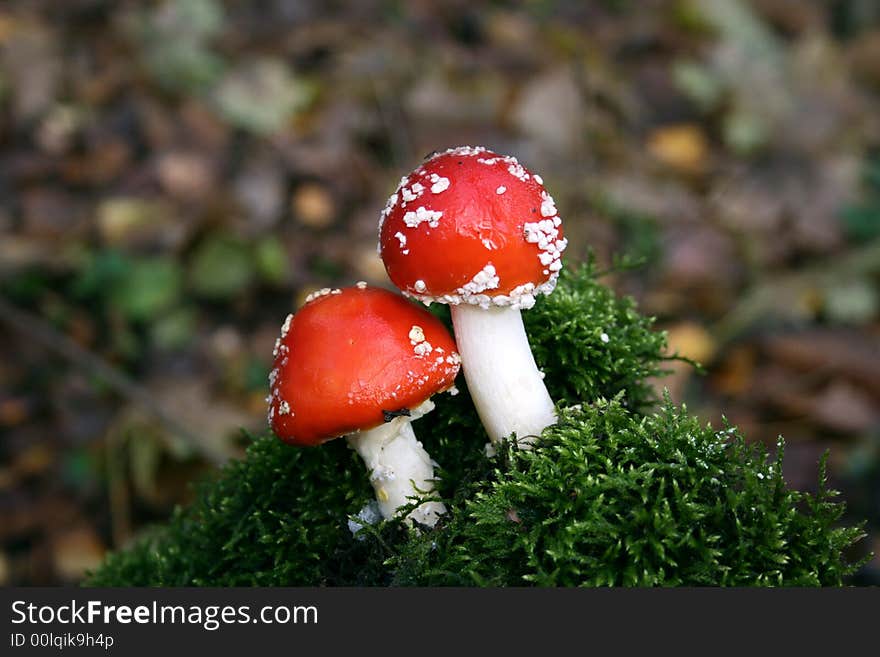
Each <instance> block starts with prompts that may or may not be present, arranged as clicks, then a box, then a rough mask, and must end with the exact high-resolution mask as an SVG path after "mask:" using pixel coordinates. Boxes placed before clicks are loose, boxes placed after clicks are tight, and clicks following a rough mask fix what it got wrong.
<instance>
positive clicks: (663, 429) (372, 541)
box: [88, 264, 860, 586]
mask: <svg viewBox="0 0 880 657" xmlns="http://www.w3.org/2000/svg"><path fill="white" fill-rule="evenodd" d="M441 314H442V311H441ZM525 322H526V328H527V330H528V332H529V336H530V341H531V344H532V348H533V351H534V353H535V356H536V360H537V362H538V364H539V366H540V367H541V368H542V369H543V370H544V371H545V373H546V382H547V386H548V388H549V390H550V392H551V395H553V397H554V399H556V400H557V401H558V402H559V404H560V407H570V406H572V405H575V404H582V405H583V409H582V410H577V409H578V407H575V408H568V409H567V410H563V411H562V412H561V417H560V423H559V424H558V425H557V426H555V427H551V428H550V429H548V430H547V431H546V432H545V436H544V439H543V442H542V443H541V446H540V447H539V448H537V449H535V450H534V451H529V452H521V451H517V450H515V449H513V448H507V449H504V450H502V452H501V454H500V455H498V456H496V457H494V458H491V459H490V458H487V457H486V456H485V453H484V449H483V448H484V445H485V443H486V442H487V438H486V435H485V433H484V432H483V430H482V427H481V426H480V424H479V421H478V419H477V417H476V414H475V412H474V410H473V408H472V405H471V403H470V399H469V397H468V395H467V389H466V387H465V386H464V383H463V381H462V382H460V383H459V388H460V389H461V394H459V395H457V396H454V397H453V396H448V395H443V396H442V397H438V398H436V399H435V401H436V402H437V408H436V410H435V411H434V412H433V413H431V414H430V415H428V416H427V417H425V418H423V419H421V420H419V421H418V422H416V423H415V424H414V425H413V426H414V428H415V431H416V433H417V435H418V436H419V438H420V439H421V440H422V441H423V442H424V444H425V447H426V448H427V449H428V451H429V453H430V454H431V455H432V456H433V457H434V458H435V459H436V460H437V461H438V462H439V463H440V465H441V467H440V470H439V476H440V477H441V482H440V486H439V494H440V495H442V497H443V498H444V500H445V501H446V502H447V506H448V507H449V514H448V516H447V517H446V518H445V520H444V521H443V522H442V523H441V524H440V525H439V526H438V527H437V528H436V529H435V530H433V531H430V532H423V533H419V532H416V531H408V530H406V529H405V528H404V527H402V526H401V524H400V523H399V522H395V521H391V522H383V523H380V524H379V525H376V526H368V527H367V528H365V530H364V531H362V532H360V533H359V534H358V537H357V538H355V537H353V536H352V534H351V532H350V530H349V529H348V523H347V520H348V518H349V517H350V516H353V515H355V514H356V513H357V512H358V511H359V510H360V509H361V508H362V507H363V506H364V505H365V504H366V503H367V502H368V501H369V500H370V499H371V489H370V486H369V484H368V482H367V476H366V472H365V471H364V467H363V465H362V464H361V463H360V461H359V460H358V459H357V457H356V455H355V454H354V453H353V452H352V451H351V450H349V449H347V447H346V446H345V443H344V441H334V442H331V443H328V444H326V445H324V446H323V447H321V448H313V449H296V448H292V447H289V446H287V445H284V444H282V443H281V442H280V441H278V440H277V439H275V438H274V437H272V436H270V435H267V436H264V437H260V438H257V439H255V440H254V442H253V444H252V446H251V447H250V448H249V450H248V453H247V456H246V458H244V459H243V460H241V461H237V462H234V463H230V464H229V465H227V466H226V467H225V468H224V469H223V470H222V471H221V472H220V473H219V474H218V476H217V477H216V478H215V479H214V480H212V481H209V482H206V483H204V484H202V485H201V487H200V490H199V495H198V497H197V499H196V501H195V502H194V503H193V504H192V505H191V506H189V507H187V508H185V509H181V510H178V511H177V512H176V513H175V515H174V517H173V518H172V519H171V521H170V523H169V524H168V525H167V526H165V527H163V528H159V529H158V530H157V531H156V532H154V533H152V534H151V535H150V536H149V537H148V538H145V539H144V540H142V541H141V542H140V543H138V544H137V545H135V546H134V547H133V548H131V549H129V550H127V551H123V552H119V553H116V554H113V555H111V556H110V557H109V558H108V559H107V561H106V562H105V564H104V565H103V566H102V567H101V568H100V569H99V570H98V571H97V572H96V573H94V574H93V575H92V576H91V578H90V579H89V582H88V583H89V584H92V585H219V586H229V585H248V584H257V585H288V586H289V585H389V584H400V585H409V584H418V585H452V584H456V585H475V584H477V585H482V584H489V585H541V586H544V585H575V584H640V585H674V584H731V585H746V584H766V585H773V584H839V583H840V582H842V581H843V578H844V577H845V576H846V575H847V574H849V573H850V572H851V571H852V570H853V566H852V565H851V564H847V563H846V562H845V560H844V559H843V557H842V554H843V552H844V550H845V548H847V547H848V546H849V545H850V544H851V543H853V542H854V541H855V540H857V538H858V537H859V536H860V532H859V530H858V529H853V528H849V529H839V528H836V523H837V522H838V521H839V518H840V515H841V513H842V510H843V506H842V504H839V503H836V502H834V501H833V500H832V494H831V493H830V492H829V491H825V490H824V488H822V489H821V491H820V493H819V494H818V495H817V496H809V495H805V494H802V493H798V492H794V491H789V490H787V488H786V487H785V484H784V482H783V481H782V475H781V464H780V463H779V462H778V461H769V460H768V459H767V458H766V455H765V454H763V453H762V452H760V451H758V450H757V449H755V448H751V447H747V446H746V444H745V443H744V442H743V440H742V439H741V438H740V437H739V436H738V435H737V434H736V432H735V431H733V430H727V431H723V432H715V431H712V430H711V429H708V428H701V427H700V426H699V425H698V423H697V422H696V420H694V419H693V418H690V417H689V416H688V415H687V414H686V412H685V411H683V410H675V409H674V408H672V407H671V406H670V405H668V404H667V405H666V406H665V407H664V409H663V410H662V412H660V413H659V414H656V415H647V416H645V415H643V413H644V412H645V410H646V409H647V408H648V407H649V405H650V403H651V402H652V396H651V389H650V388H649V387H648V386H647V384H646V383H645V379H646V377H648V376H652V375H656V374H658V373H660V366H661V364H662V360H663V359H662V356H661V354H662V351H663V349H664V345H665V337H664V335H663V334H661V333H656V332H653V331H652V330H651V323H652V322H651V320H650V319H648V318H645V317H643V316H641V315H640V314H639V313H638V312H636V310H635V307H634V304H633V302H632V301H631V300H628V299H621V298H618V297H616V296H615V295H614V294H613V293H612V292H611V291H610V290H608V289H607V288H605V287H603V286H602V285H601V284H600V283H598V282H597V281H596V275H595V271H594V270H593V268H592V265H589V264H588V265H586V266H585V267H583V268H581V269H580V270H579V271H577V272H574V273H571V274H566V275H565V276H563V277H562V278H561V280H560V284H559V287H558V288H557V290H556V292H554V294H553V295H551V296H550V297H547V298H544V299H541V300H540V301H539V302H538V304H537V305H536V306H535V308H534V309H532V310H531V311H529V312H528V313H527V314H526V315H525ZM603 334H604V335H605V336H607V340H606V339H605V338H603ZM609 399H610V400H613V401H605V400H609Z"/></svg>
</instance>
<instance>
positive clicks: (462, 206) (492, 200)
mask: <svg viewBox="0 0 880 657" xmlns="http://www.w3.org/2000/svg"><path fill="white" fill-rule="evenodd" d="M566 244H567V242H566V240H565V238H564V237H563V236H562V220H561V219H560V218H559V216H558V214H557V212H556V206H555V204H554V203H553V199H552V197H551V196H550V194H548V193H547V191H546V190H545V189H544V184H543V181H542V180H541V177H540V176H537V175H534V174H532V173H531V172H530V171H529V170H527V169H526V168H524V167H523V166H522V165H521V164H520V163H519V162H517V160H516V158H514V157H510V156H503V155H498V154H496V153H493V152H491V151H489V150H486V149H485V148H482V147H470V146H462V147H459V148H452V149H449V150H447V151H445V152H442V153H439V154H437V155H434V156H432V157H430V158H429V159H428V160H427V161H426V162H425V163H424V164H422V165H421V166H420V167H418V168H417V169H416V170H415V171H413V172H412V173H411V174H410V175H409V176H406V177H405V178H403V179H402V180H401V181H400V185H399V186H398V188H397V191H396V192H395V193H394V194H392V195H391V198H389V199H388V204H387V205H386V206H385V210H384V211H383V212H382V222H381V226H380V229H379V252H380V254H381V255H382V260H383V261H384V263H385V269H386V270H387V271H388V275H389V276H390V278H391V280H392V281H393V282H394V284H395V285H396V286H397V287H398V288H400V289H401V290H402V291H403V293H404V294H405V295H407V296H411V297H414V298H417V299H419V300H421V301H423V302H425V303H431V302H432V301H438V302H441V303H450V304H458V303H472V304H479V305H481V306H484V307H488V306H489V305H493V304H494V305H498V306H508V305H510V306H515V307H518V308H530V307H531V306H532V305H533V304H534V302H535V295H536V294H539V293H543V294H549V293H550V292H552V291H553V288H554V287H555V285H556V279H557V278H558V276H559V270H560V269H561V268H562V263H561V260H560V258H561V255H562V251H563V250H564V249H565V247H566Z"/></svg>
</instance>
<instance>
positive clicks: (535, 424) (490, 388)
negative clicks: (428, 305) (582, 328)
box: [450, 303, 556, 447]
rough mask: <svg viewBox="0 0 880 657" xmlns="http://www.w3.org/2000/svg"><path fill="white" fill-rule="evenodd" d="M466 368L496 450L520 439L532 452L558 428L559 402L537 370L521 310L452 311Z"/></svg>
mask: <svg viewBox="0 0 880 657" xmlns="http://www.w3.org/2000/svg"><path fill="white" fill-rule="evenodd" d="M450 309H451V311H452V324H453V326H454V327H455V340H456V344H457V345H458V352H459V354H460V355H461V367H462V370H463V371H464V377H465V380H466V381H467V385H468V390H469V392H470V394H471V398H472V399H473V401H474V406H475V407H476V409H477V413H478V414H479V416H480V420H481V421H482V423H483V427H485V429H486V432H487V433H488V434H489V439H490V440H491V441H492V444H497V443H498V442H499V441H500V440H502V439H504V438H507V437H508V436H510V435H511V434H513V433H516V437H517V441H518V442H519V444H520V446H521V447H528V446H529V445H531V443H533V442H534V441H535V439H536V438H537V437H538V436H540V435H541V432H542V431H543V430H544V429H545V428H546V427H548V426H550V425H552V424H556V412H555V408H554V404H553V400H552V399H551V398H550V394H549V393H548V392H547V387H546V386H545V385H544V381H543V375H542V374H541V372H540V371H539V370H538V366H537V365H536V364H535V359H534V357H533V356H532V350H531V347H529V340H528V337H527V336H526V331H525V327H524V326H523V322H522V314H521V313H520V311H519V309H518V308H513V307H511V306H493V307H490V308H482V307H480V306H477V305H472V304H465V303H462V304H458V305H454V306H451V308H450Z"/></svg>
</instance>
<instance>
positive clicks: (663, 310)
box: [0, 0, 880, 584]
mask: <svg viewBox="0 0 880 657" xmlns="http://www.w3.org/2000/svg"><path fill="white" fill-rule="evenodd" d="M477 4H478V3H470V2H463V1H454V2H425V1H419V0H415V1H411V2H390V1H385V2H382V1H379V0H350V1H342V0H340V1H337V2H320V1H318V0H302V1H292V0H291V1H284V0H261V1H256V2H232V1H230V2H221V0H166V1H164V2H126V1H119V2H111V1H109V0H66V1H65V2H57V1H52V0H7V1H6V2H3V3H2V4H0V584H58V583H72V582H76V581H78V580H79V578H80V577H81V574H82V572H83V570H84V568H88V567H92V566H94V565H95V564H96V563H97V562H98V561H99V560H100V559H101V557H102V555H103V554H104V552H105V551H106V550H108V549H113V548H117V547H120V546H123V545H125V544H126V543H127V542H128V541H130V540H131V539H132V537H134V536H136V535H137V533H138V532H139V531H142V530H143V529H144V528H145V527H147V526H148V525H149V524H150V523H154V522H161V521H162V520H163V519H165V518H167V517H168V515H169V513H170V511H171V509H172V508H173V506H174V505H175V504H178V503H182V502H185V501H186V499H187V498H188V496H189V495H190V494H191V488H190V482H191V481H193V480H194V479H195V478H197V477H200V476H202V475H204V474H205V473H207V472H210V470H211V469H212V468H213V467H215V465H216V464H217V463H219V462H222V461H223V460H224V459H226V458H229V457H230V456H236V455H239V454H240V453H241V451H242V448H243V445H244V444H245V442H246V441H245V439H244V438H243V437H242V434H241V432H240V427H245V428H247V429H250V430H254V431H262V430H263V428H264V426H265V402H264V397H265V395H266V388H267V383H266V374H267V371H268V367H269V363H270V358H271V352H272V345H273V342H274V340H275V338H276V336H277V333H278V330H279V326H280V324H281V321H282V320H283V318H284V316H285V315H286V314H287V313H288V312H291V311H292V310H294V309H295V308H296V307H297V306H298V305H299V303H300V302H301V300H302V299H303V298H304V297H305V295H307V294H308V293H309V292H311V291H312V290H314V289H316V288H320V287H325V286H330V285H340V284H351V283H353V282H354V281H356V280H361V279H363V280H367V281H370V282H372V283H376V284H380V285H385V284H387V279H386V277H385V273H384V270H383V268H382V265H381V262H380V261H379V260H378V258H377V256H376V237H377V235H376V233H377V222H378V217H379V212H380V210H381V208H382V207H383V205H384V203H385V199H386V198H387V196H388V195H389V194H390V193H391V192H392V191H393V189H394V187H395V186H396V184H397V181H398V180H399V178H400V176H401V175H403V174H404V173H406V172H408V171H409V170H410V169H412V168H413V167H415V166H416V165H417V164H418V163H419V161H420V160H421V158H422V157H423V156H424V155H425V154H427V153H429V152H431V151H433V150H435V149H442V148H446V147H449V146H454V145H460V144H481V145H486V146H489V147H491V148H493V149H494V150H497V151H499V152H503V153H510V154H513V155H516V156H517V157H519V159H520V160H521V161H522V162H523V163H524V164H525V165H526V166H528V167H529V168H531V169H532V170H534V171H535V172H538V173H540V174H541V175H542V176H543V178H544V180H545V181H546V184H547V187H548V189H549V190H550V191H551V192H552V193H553V195H554V197H555V199H556V203H557V205H558V207H559V208H560V210H561V213H562V216H563V217H564V220H565V230H566V234H567V237H568V238H569V240H570V247H569V249H568V251H567V252H566V261H567V263H568V265H569V266H572V265H576V264H577V263H578V261H580V260H583V259H585V258H586V257H587V254H588V251H589V249H592V250H594V251H595V253H596V256H597V258H598V259H599V261H600V262H601V263H603V264H605V265H608V264H610V263H611V262H612V260H613V259H614V258H615V257H618V256H621V255H628V256H631V257H634V258H638V259H640V260H642V261H643V265H642V266H641V267H639V268H637V269H634V270H626V271H620V272H618V273H615V274H612V275H610V276H608V277H607V283H608V284H610V285H612V286H613V287H614V288H615V289H617V290H618V291H620V292H621V293H626V294H631V295H633V296H635V297H636V298H637V299H638V301H639V303H640V308H641V310H642V311H643V312H645V313H646V314H650V315H654V316H656V317H657V319H658V326H659V327H660V328H663V329H667V330H668V331H669V335H670V344H671V350H672V351H677V352H679V353H680V354H682V355H685V356H688V357H690V358H693V359H696V360H698V361H700V362H702V363H704V365H705V369H706V371H705V373H704V374H699V373H696V372H695V371H694V370H693V369H692V368H690V367H685V366H680V365H679V364H676V365H675V367H674V369H675V372H674V373H673V375H672V376H671V377H669V378H667V379H664V380H663V381H661V382H658V389H660V388H662V386H667V387H669V389H670V392H671V394H672V397H673V399H674V400H676V401H679V402H682V401H683V402H686V403H687V404H688V407H689V408H690V410H691V411H693V412H695V413H697V414H698V415H699V416H700V417H701V418H703V419H704V420H705V421H707V422H708V421H711V422H712V423H713V424H714V425H716V426H719V425H720V424H721V423H722V422H723V419H722V418H723V417H725V416H726V417H727V418H728V419H729V420H730V421H731V422H732V423H735V424H738V425H740V426H741V427H742V428H743V430H744V431H745V432H746V435H747V436H749V437H750V438H751V439H753V440H756V441H764V442H766V443H767V444H768V445H772V444H773V443H774V441H775V438H776V436H777V435H778V434H780V433H781V434H783V435H784V436H785V437H786V439H787V441H788V444H787V450H786V464H785V465H786V477H787V479H788V481H789V482H790V483H791V485H793V486H795V487H798V488H803V489H814V488H815V487H816V481H815V479H816V472H817V461H818V460H819V458H820V456H821V454H822V453H823V452H824V451H825V450H830V452H831V476H832V481H831V483H832V485H833V487H835V488H837V489H839V490H842V491H843V492H844V496H845V499H846V501H847V503H848V505H849V509H850V514H851V517H852V518H856V519H858V518H866V519H868V521H869V525H868V529H869V533H870V536H869V538H868V539H867V540H866V541H864V542H863V546H862V549H863V551H864V552H867V551H868V550H873V551H874V552H875V553H880V3H878V2H876V1H875V0H828V1H819V0H816V1H812V2H811V1H801V0H752V1H748V0H667V1H660V0H648V1H639V2H636V1H635V0H631V1H626V0H616V1H615V0H605V1H584V0H582V1H574V0H572V1H568V2H566V1H558V2H554V1H552V0H533V1H531V2H522V3H514V2H493V3H486V4H485V5H484V6H483V8H482V9H480V10H477V9H476V6H477ZM857 583H873V584H878V583H880V557H875V559H874V560H873V561H872V562H871V563H870V564H869V565H868V566H867V567H866V568H865V569H864V571H863V573H862V574H861V575H860V577H859V579H858V580H857Z"/></svg>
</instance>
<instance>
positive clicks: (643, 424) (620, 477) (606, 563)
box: [393, 399, 861, 586]
mask: <svg viewBox="0 0 880 657" xmlns="http://www.w3.org/2000/svg"><path fill="white" fill-rule="evenodd" d="M779 447H780V450H779V453H778V455H777V458H776V459H772V460H771V459H769V458H768V457H767V454H766V452H765V451H764V450H763V449H762V448H759V447H755V446H749V445H747V444H746V443H745V442H744V440H743V439H742V437H741V436H740V435H739V434H738V433H737V432H736V431H735V430H734V429H726V430H723V431H714V430H712V429H711V428H709V427H701V426H700V425H699V423H698V422H697V421H696V420H695V419H694V418H692V417H689V416H688V415H687V413H686V411H684V410H680V409H676V408H674V407H673V406H672V405H671V404H667V405H665V406H664V407H663V409H662V410H661V411H660V412H659V413H658V414H655V415H650V416H647V417H641V416H638V415H636V414H634V413H633V412H632V411H629V410H627V409H625V408H624V407H623V404H622V403H621V401H620V400H617V399H616V400H613V401H610V402H609V401H605V400H600V401H598V402H596V403H595V404H593V405H590V406H587V407H585V408H583V409H570V410H567V411H565V412H564V413H563V414H562V416H561V418H560V422H559V424H558V425H557V426H555V427H552V428H550V429H548V430H547V431H546V432H545V433H544V436H543V438H542V441H541V443H540V446H539V447H538V448H536V449H535V450H533V451H519V450H516V449H513V448H511V447H508V449H507V450H506V451H504V452H503V454H502V455H500V456H499V457H496V459H495V461H496V467H495V470H494V472H493V473H492V476H491V477H490V478H489V480H487V481H484V482H480V483H479V484H476V485H475V486H473V487H472V489H471V491H470V492H469V494H468V495H467V496H465V498H464V499H462V500H461V504H460V505H458V506H457V507H456V508H457V512H456V513H455V515H454V516H452V518H451V520H450V522H449V523H448V524H447V525H446V526H444V527H442V528H440V530H439V531H435V532H432V533H431V534H429V535H423V536H416V537H414V538H413V539H412V540H410V541H409V542H408V543H407V544H406V545H404V546H403V548H402V550H401V553H400V554H399V555H398V556H396V557H395V558H394V559H393V569H394V572H395V582H396V583H399V584H418V585H475V584H477V585H490V586H510V585H528V584H534V585H538V586H580V585H591V586H592V585H615V586H618V585H628V586H673V585H692V586H694V585H733V586H757V585H787V586H816V585H838V584H841V583H842V582H843V581H844V578H845V577H846V576H847V575H849V574H851V573H852V572H853V570H854V566H853V565H852V564H848V563H847V562H846V561H845V560H844V559H843V558H842V556H841V555H842V552H843V551H844V550H845V549H846V548H848V547H849V546H850V545H851V544H852V543H853V542H854V541H856V540H858V538H860V536H861V532H860V530H859V529H857V528H835V523H836V522H837V521H838V520H839V519H840V516H841V513H842V511H843V505H842V504H839V503H835V502H834V501H833V496H834V493H833V492H832V491H829V490H827V489H826V488H825V485H824V464H823V468H822V474H821V477H820V489H819V493H818V494H816V495H809V494H805V493H800V492H797V491H791V490H788V489H787V487H786V485H785V482H784V481H783V478H782V461H781V458H782V443H781V442H780V445H779Z"/></svg>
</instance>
